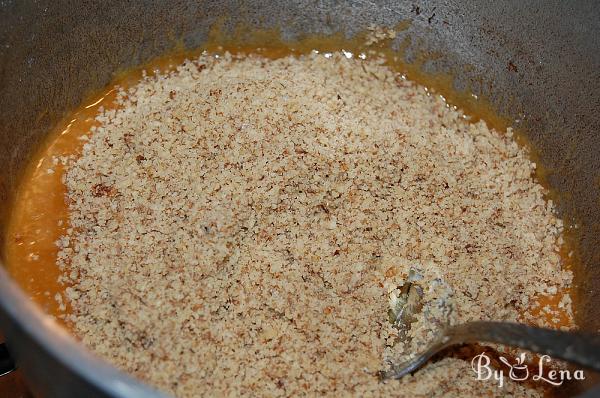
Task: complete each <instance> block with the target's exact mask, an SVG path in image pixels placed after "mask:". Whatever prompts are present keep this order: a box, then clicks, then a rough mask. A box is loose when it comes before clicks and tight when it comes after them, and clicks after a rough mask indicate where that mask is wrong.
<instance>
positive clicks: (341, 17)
mask: <svg viewBox="0 0 600 398" xmlns="http://www.w3.org/2000/svg"><path fill="white" fill-rule="evenodd" d="M216 24H218V25H219V26H220V27H221V28H220V29H221V30H222V31H223V32H224V33H225V34H227V33H229V34H234V32H236V31H237V32H239V29H237V28H239V27H240V26H244V27H245V29H246V30H253V29H257V30H270V31H274V32H278V33H277V34H278V35H280V36H281V37H282V38H283V39H284V40H296V39H299V38H301V37H303V36H306V35H331V34H334V33H341V34H342V35H344V36H345V37H348V38H350V37H352V36H353V35H355V34H357V33H358V32H360V31H363V30H364V29H365V28H366V27H367V26H369V25H377V26H387V27H393V26H403V30H402V31H400V32H399V33H398V36H397V38H396V39H395V41H394V42H393V43H392V48H395V49H396V50H397V51H398V53H399V54H401V55H402V56H403V57H405V58H406V60H407V61H408V62H414V61H416V60H425V62H423V63H422V65H421V68H422V69H423V70H424V71H425V72H426V73H431V74H439V73H442V74H444V75H446V76H447V75H450V76H453V84H454V86H455V88H456V89H457V90H459V91H460V90H469V91H471V92H472V93H473V94H475V95H477V96H479V97H482V98H486V99H487V100H488V101H489V102H490V103H491V104H492V106H493V107H494V109H495V110H496V111H497V112H498V113H499V114H500V115H502V116H505V117H507V118H509V119H510V120H513V121H514V123H513V125H514V126H515V127H516V128H518V129H519V130H520V131H521V132H522V133H523V134H524V136H526V137H527V140H528V142H529V143H530V145H531V147H532V148H533V149H534V152H535V155H536V159H537V161H538V162H539V163H540V164H541V166H542V167H543V169H544V170H546V173H545V182H546V183H547V184H548V185H549V187H550V188H551V190H552V192H553V194H552V199H553V200H554V201H555V203H556V204H557V208H558V212H559V214H560V216H561V217H562V218H563V219H564V220H565V221H566V223H567V224H568V225H570V226H572V227H573V228H571V229H570V231H569V236H571V240H572V242H571V245H572V248H573V249H574V251H575V253H576V256H578V258H579V259H578V261H577V263H578V266H577V267H576V269H575V270H574V272H575V302H574V308H575V310H576V319H577V322H578V324H579V326H580V327H581V328H582V329H584V330H588V331H594V332H597V331H598V330H599V329H600V310H599V309H600V294H599V293H598V291H599V289H600V238H599V237H600V211H599V209H600V5H599V4H598V3H597V1H595V0H589V1H558V0H557V1H554V0H546V1H539V0H529V1H516V0H515V1H511V0H496V1H494V2H481V1H475V0H447V1H419V0H414V1H391V0H354V1H339V0H310V1H304V0H281V1H265V0H248V1H236V0H225V1H201V0H173V1H171V0H169V1H167V0H163V1H141V0H140V1H110V0H107V1H102V2H99V1H96V2H86V1H47V0H40V1H11V0H4V1H0V224H2V225H3V224H4V223H5V221H6V215H7V212H8V208H9V202H10V198H11V195H12V194H13V193H14V190H15V187H16V184H17V183H18V179H19V176H20V174H21V172H22V170H23V169H24V167H25V165H26V163H27V161H28V159H29V157H30V155H31V154H32V152H33V151H34V150H35V148H36V146H37V145H38V144H39V143H40V141H41V140H42V139H43V138H44V136H45V134H46V133H47V132H48V131H49V130H50V129H51V127H52V126H54V125H55V124H56V123H57V122H58V121H59V120H60V119H61V117H63V116H64V115H65V113H66V112H68V111H69V110H70V109H73V108H75V107H76V106H77V105H78V104H79V103H80V102H81V101H82V99H83V98H85V96H86V94H88V93H90V92H92V91H94V90H99V89H101V88H102V87H104V86H105V85H107V84H108V83H109V82H110V81H111V79H112V78H113V76H114V74H115V73H116V72H117V71H120V70H123V69H127V68H130V67H134V66H137V65H140V64H143V63H144V62H147V61H149V60H150V59H152V58H153V57H156V56H158V55H161V54H164V53H166V52H169V51H171V50H173V49H175V48H181V47H185V48H189V49H192V48H198V47H200V46H202V44H203V43H204V42H205V41H206V40H207V38H208V35H209V32H210V31H211V28H212V27H214V26H215V25H216ZM239 39H240V40H243V38H239ZM265 40H266V39H265ZM0 226H1V225H0ZM0 234H1V233H0ZM4 238H5V237H4V236H2V235H0V239H4ZM0 330H1V332H2V333H3V334H4V336H5V339H6V341H7V346H8V348H9V350H10V353H11V355H12V356H13V357H14V359H15V361H16V363H17V365H18V366H19V368H20V369H21V371H22V373H23V376H24V377H25V379H26V380H27V382H28V384H29V386H30V387H31V389H32V391H33V393H34V394H35V395H39V396H47V397H93V396H97V397H159V396H161V395H160V394H159V393H158V392H156V391H154V390H152V389H150V388H149V387H146V386H144V385H142V384H140V383H138V382H136V381H134V380H132V379H130V378H129V377H128V376H126V375H124V374H122V373H119V372H118V371H117V370H116V369H114V368H112V367H111V366H110V365H108V364H106V363H104V362H102V361H100V360H98V359H96V358H95V357H93V356H92V355H91V354H89V353H88V352H87V351H86V350H85V349H84V348H82V347H81V346H80V345H79V344H78V343H76V342H75V341H74V340H73V339H72V338H71V337H70V336H68V334H67V333H66V332H65V331H63V330H62V329H61V328H60V327H58V326H56V325H55V324H54V323H53V322H52V321H51V320H50V319H49V317H47V316H46V315H44V314H43V313H42V312H41V311H40V309H38V308H37V307H35V306H34V305H33V304H31V303H30V302H29V301H28V299H27V298H26V296H25V294H24V293H23V292H22V291H21V290H20V289H19V287H18V286H16V284H15V283H14V282H12V281H11V279H10V277H9V276H8V275H7V274H6V272H5V271H4V269H3V268H2V267H0ZM595 380H596V379H595V378H594V375H592V374H588V377H587V379H586V382H585V383H581V384H577V385H575V384H571V385H570V390H563V391H562V392H561V394H564V395H573V394H578V393H581V392H582V391H584V390H586V389H589V388H590V385H592V384H593V383H594V381H595ZM589 394H593V393H591V392H590V393H589Z"/></svg>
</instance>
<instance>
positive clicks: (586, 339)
mask: <svg viewBox="0 0 600 398" xmlns="http://www.w3.org/2000/svg"><path fill="white" fill-rule="evenodd" d="M446 336H447V337H448V339H449V342H448V344H447V345H453V344H461V343H477V342H484V343H498V344H505V345H508V346H512V347H519V348H523V349H525V350H527V351H532V352H535V353H538V354H546V355H549V356H550V357H552V358H554V359H563V360H565V361H568V362H571V363H573V364H576V365H580V366H583V367H586V368H590V369H593V370H596V371H600V335H597V334H596V335H594V334H586V333H582V332H564V331H561V330H554V329H546V328H539V327H534V326H527V325H523V324H518V323H509V322H492V321H477V322H468V323H464V324H461V325H456V326H454V327H452V328H450V329H448V330H447V331H446Z"/></svg>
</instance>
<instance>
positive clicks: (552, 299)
mask: <svg viewBox="0 0 600 398" xmlns="http://www.w3.org/2000/svg"><path fill="white" fill-rule="evenodd" d="M405 27H406V26H399V27H397V30H402V29H403V28H405ZM238 34H239V32H238ZM278 37H279V36H278V35H277V34H273V32H259V33H255V34H253V35H251V36H250V38H247V39H246V40H244V41H243V42H238V41H232V40H230V39H229V38H228V37H224V36H221V35H220V33H218V30H213V33H212V34H211V38H210V40H209V41H208V43H207V44H206V45H205V46H204V47H203V48H202V50H196V51H176V52H174V53H172V54H169V55H167V56H164V57H161V58H159V59H156V60H154V61H152V62H150V63H148V64H146V65H144V66H143V67H140V68H136V69H133V70H129V71H125V72H122V73H120V74H119V75H117V77H116V79H115V80H114V81H113V82H112V83H111V84H110V85H109V87H108V88H107V89H105V90H103V91H101V92H100V93H96V94H95V95H92V96H90V97H89V98H88V100H87V101H85V102H84V103H83V105H81V106H80V107H79V108H78V109H76V110H75V111H74V112H72V113H71V114H70V116H69V117H67V118H65V119H64V120H63V121H62V122H61V123H59V124H58V126H56V127H55V128H54V129H53V130H52V131H51V132H50V133H49V135H48V137H47V138H46V140H45V141H44V143H43V145H42V146H41V148H40V149H39V150H38V152H37V153H36V154H35V155H34V156H33V158H32V159H31V163H30V165H29V167H28V168H27V170H26V171H25V173H24V176H23V178H22V181H21V185H20V187H19V189H18V191H17V194H16V197H15V198H14V205H13V208H12V211H11V214H10V218H9V220H8V226H7V231H6V232H7V234H6V237H7V238H6V241H5V247H4V253H5V258H6V266H7V269H8V271H9V273H10V274H11V275H12V277H13V278H14V279H15V280H16V281H17V282H18V283H19V285H20V286H21V287H22V288H23V289H24V290H25V291H26V292H27V293H28V295H29V296H30V297H31V299H32V300H33V301H34V302H36V303H37V304H39V305H40V306H41V307H42V308H43V309H44V310H45V311H46V312H47V313H49V314H52V315H55V316H58V315H60V314H62V313H63V312H64V311H61V309H60V308H59V304H58V302H57V301H56V299H55V295H56V294H57V293H62V292H64V289H65V288H66V286H65V285H63V284H60V283H59V282H58V279H59V275H60V274H61V270H60V269H59V268H58V266H57V264H56V257H57V253H58V248H57V246H56V243H55V242H56V241H57V240H58V239H59V238H60V237H61V236H63V235H65V234H66V232H67V229H68V228H69V212H68V205H67V202H66V199H65V194H66V188H65V186H64V184H63V182H62V176H63V173H64V171H65V170H64V166H62V164H61V163H58V164H55V162H54V159H55V158H57V157H61V156H69V155H75V156H77V155H79V154H80V153H81V150H82V147H83V144H84V141H83V140H82V139H81V137H82V136H84V135H87V134H89V133H90V128H91V127H92V126H94V125H95V124H96V123H97V122H96V121H95V117H96V115H97V114H98V113H99V110H100V108H104V109H108V108H115V107H116V105H115V103H114V100H115V96H116V91H117V87H123V88H125V89H126V88H128V87H131V86H133V85H135V84H136V83H137V82H138V81H139V80H140V79H141V78H142V71H144V70H145V71H147V72H148V74H152V73H157V72H163V73H164V72H166V71H169V70H171V69H173V68H174V67H176V66H177V65H179V64H181V63H182V62H183V61H184V60H185V59H192V58H194V57H196V56H197V55H198V54H199V53H200V51H203V50H206V51H208V52H210V53H216V54H218V53H223V52H225V51H228V52H230V53H233V54H238V55H244V54H258V55H261V56H264V57H267V58H272V59H274V58H279V57H284V56H288V55H300V54H304V53H307V52H309V51H311V50H318V51H320V52H329V51H330V52H334V51H340V50H342V49H344V50H346V51H350V52H352V53H353V54H355V55H358V54H362V53H366V54H369V51H376V52H377V53H379V54H382V55H383V56H384V57H385V59H386V60H387V64H388V66H389V67H390V68H392V69H393V70H395V71H397V72H398V73H401V74H403V75H405V76H406V77H407V78H408V79H409V80H412V81H415V82H417V83H419V84H421V85H423V86H425V87H427V88H428V89H429V90H430V91H431V92H432V93H434V94H436V95H442V96H443V97H444V98H445V99H446V101H447V102H448V104H451V105H452V106H457V107H458V108H459V109H460V110H461V111H462V112H463V113H464V114H465V115H467V116H468V117H469V118H470V120H471V121H473V122H477V121H479V120H484V121H485V122H486V123H487V124H488V126H489V127H491V128H494V129H495V130H497V131H499V132H503V131H506V128H507V127H508V126H509V125H510V122H509V120H507V119H505V118H502V117H500V116H499V115H497V114H496V113H495V112H494V111H493V109H492V107H491V106H490V105H489V104H488V103H487V102H486V101H485V100H483V99H478V98H476V97H475V96H472V95H470V94H469V93H460V92H456V91H455V90H454V88H453V83H452V81H453V79H452V78H451V76H442V75H438V76H431V75H427V74H425V73H423V72H422V71H421V65H422V62H416V63H413V64H406V63H404V62H403V61H402V59H403V57H402V52H401V51H400V53H398V52H396V51H392V50H391V49H389V46H388V44H389V41H385V40H384V41H382V42H379V43H376V44H375V45H372V46H369V47H367V48H366V47H365V46H364V44H363V43H364V36H361V35H359V36H358V37H356V38H355V39H353V40H352V41H349V40H347V39H345V38H344V37H343V36H341V35H334V36H329V37H325V38H323V37H318V38H314V37H309V38H305V39H303V40H301V41H298V42H296V43H292V44H290V43H286V42H283V41H282V40H281V39H278ZM520 142H521V143H523V142H524V141H522V140H521V141H520ZM540 175H541V174H540ZM567 251H568V250H567V249H565V250H564V253H562V254H563V255H562V258H563V266H564V267H566V268H567V269H570V268H571V264H572V261H571V258H570V257H569V256H567V255H566V253H567ZM571 294H572V292H571V291H570V289H569V290H567V291H562V292H558V293H557V294H556V295H554V296H548V297H538V298H536V299H535V300H533V304H532V309H531V313H532V314H534V315H536V316H539V317H545V319H547V320H549V321H550V320H551V319H552V318H555V317H556V318H558V322H554V323H553V324H554V325H556V326H557V327H558V326H572V325H573V320H572V319H571V316H570V315H569V314H568V313H566V311H564V310H563V309H561V308H559V305H558V304H559V302H560V300H561V298H562V297H563V295H571ZM545 306H548V307H549V308H550V309H552V310H553V311H556V313H557V314H558V315H552V316H549V315H548V314H546V313H545V312H544V311H542V310H541V309H542V308H543V307H545ZM65 311H66V312H68V311H69V308H68V306H67V308H66V310H65ZM67 327H68V325H67Z"/></svg>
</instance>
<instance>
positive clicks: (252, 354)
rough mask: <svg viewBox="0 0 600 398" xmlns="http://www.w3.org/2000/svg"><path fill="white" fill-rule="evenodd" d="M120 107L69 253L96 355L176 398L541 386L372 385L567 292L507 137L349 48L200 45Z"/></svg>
mask: <svg viewBox="0 0 600 398" xmlns="http://www.w3.org/2000/svg"><path fill="white" fill-rule="evenodd" d="M117 102H118V105H119V107H118V108H117V109H116V110H103V111H102V112H101V114H100V115H99V116H98V119H97V120H98V121H99V122H100V125H99V126H98V127H95V128H93V129H92V131H91V134H90V135H89V136H88V137H87V142H86V144H85V146H84V149H83V154H82V156H81V157H79V158H77V159H72V160H71V161H70V162H69V166H68V172H67V174H66V175H65V184H66V186H67V189H68V200H69V207H70V224H71V229H69V234H68V235H66V236H63V237H62V238H61V239H60V241H59V242H57V244H58V245H59V247H60V252H59V260H58V262H59V265H60V266H61V268H62V270H63V277H62V278H63V282H65V283H67V284H69V285H70V286H71V287H69V288H67V290H66V299H65V301H66V302H67V303H69V305H70V306H71V308H72V310H71V312H70V314H68V315H65V316H66V318H67V320H68V321H69V322H70V323H71V324H72V325H73V330H74V331H75V333H76V334H77V335H78V336H79V337H80V338H81V339H82V340H83V342H84V343H85V344H86V345H87V346H89V347H90V348H91V349H92V350H93V351H95V352H96V353H97V354H99V355H100V356H102V357H104V358H106V359H108V360H109V361H111V362H113V363H115V364H116V365H118V366H119V367H120V368H122V369H123V370H125V371H127V372H129V373H131V374H133V375H134V376H136V377H138V378H140V379H142V380H145V381H148V382H149V383H151V384H152V385H154V386H156V387H158V388H160V389H162V390H164V391H166V392H170V393H172V394H174V395H176V396H178V397H192V396H199V395H205V396H222V395H228V396H237V395H246V396H296V395H303V394H308V395H310V396H314V395H328V396H347V395H351V394H354V395H357V396H411V397H412V396H423V397H428V396H439V395H443V394H449V395H452V396H493V395H497V396H504V395H506V394H508V395H516V396H538V395H539V394H540V393H539V392H538V391H536V390H534V389H533V388H532V387H531V386H528V385H524V384H517V383H513V382H510V381H508V380H507V381H506V383H507V384H506V385H505V386H504V387H503V388H502V389H499V388H498V387H497V385H496V384H495V383H494V382H493V381H490V382H483V381H477V380H476V379H475V377H474V374H472V371H471V367H470V364H469V363H468V362H466V361H463V360H460V359H455V358H447V359H444V360H441V361H438V362H436V363H432V364H430V365H428V366H427V367H425V368H424V369H423V370H422V371H419V372H418V373H417V374H416V375H415V376H409V377H406V378H404V379H402V380H401V381H399V382H388V383H380V382H378V381H377V379H376V377H375V376H374V372H376V371H378V370H380V369H384V368H385V367H386V366H388V365H387V361H388V360H393V359H396V358H402V357H406V356H408V355H410V353H411V352H414V351H415V350H417V349H418V348H419V347H422V344H423V341H424V340H427V339H428V338H431V337H432V336H433V335H434V333H435V330H436V328H437V327H438V326H440V325H441V324H443V323H445V322H450V323H454V322H463V321H468V320H479V319H495V320H511V321H516V320H525V321H527V322H531V323H537V324H543V323H545V322H546V321H545V320H540V319H536V318H535V317H533V316H532V315H531V314H529V313H528V312H527V311H528V309H529V308H530V306H531V304H532V301H533V299H534V298H535V297H536V296H541V295H549V294H554V293H556V292H557V291H562V290H564V289H565V287H566V286H568V285H569V283H570V281H571V275H570V273H569V272H567V271H563V270H561V267H560V257H559V255H558V253H557V239H558V238H559V234H560V232H561V230H562V225H561V222H560V220H558V219H557V218H556V217H555V216H554V215H553V209H552V204H551V203H547V202H546V201H545V200H544V198H543V194H544V190H543V188H542V187H541V186H540V185H538V184H536V183H535V182H534V181H533V179H532V177H531V175H532V171H533V170H534V169H535V165H534V164H532V163H531V162H530V161H529V160H528V158H527V156H526V153H525V151H524V150H522V149H520V148H519V147H518V146H517V144H516V143H515V142H514V140H513V139H512V137H511V132H510V131H509V132H508V133H507V134H505V135H500V134H498V133H496V132H494V131H491V130H490V129H488V127H486V125H485V124H484V123H483V122H479V123H474V124H473V123H469V122H468V120H466V118H465V117H464V116H463V115H462V114H461V113H460V112H458V111H456V110H455V109H453V108H451V107H448V106H447V104H446V103H445V102H444V101H443V100H442V99H441V98H439V97H438V96H433V95H430V94H428V92H427V91H426V90H424V89H423V88H422V87H420V86H417V85H415V84H413V83H411V82H409V81H406V80H404V79H403V78H401V76H398V75H396V74H395V73H393V72H392V71H390V70H389V69H388V68H387V67H385V66H383V61H377V60H367V61H362V60H357V59H347V58H346V57H344V56H341V55H337V54H333V55H332V56H323V55H321V54H316V53H313V54H310V55H306V56H302V57H299V58H294V57H287V58H281V59H277V60H268V59H265V58H261V57H259V56H246V57H233V56H231V55H225V56H221V57H213V56H208V55H202V56H201V57H200V58H198V59H196V60H194V61H186V62H185V63H184V64H182V65H181V66H179V67H178V68H177V69H176V70H175V71H173V72H170V73H167V74H162V75H161V74H159V75H156V76H152V77H150V76H145V77H144V78H143V79H142V81H141V82H140V83H139V84H137V85H136V86H134V87H133V88H131V89H128V90H126V91H124V90H122V91H121V92H120V94H119V95H118V99H117ZM411 275H412V276H411ZM415 275H416V277H415ZM409 276H410V278H413V279H412V283H414V284H417V285H418V286H419V290H418V292H419V294H420V300H422V301H423V303H421V305H420V306H419V308H420V309H419V310H420V311H421V312H420V313H419V314H416V315H415V318H414V319H411V320H409V323H408V327H404V328H403V327H398V325H397V324H394V323H393V322H391V321H390V314H394V306H396V305H398V303H399V302H401V301H402V287H403V286H408V285H407V283H408V282H407V281H408V280H409ZM563 301H564V302H563V303H561V305H562V306H564V307H565V308H567V309H568V311H570V301H569V300H568V296H565V299H564V300H563ZM405 321H406V320H405ZM405 326H406V325H405Z"/></svg>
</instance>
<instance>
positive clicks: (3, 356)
mask: <svg viewBox="0 0 600 398" xmlns="http://www.w3.org/2000/svg"><path fill="white" fill-rule="evenodd" d="M15 369H16V367H15V361H13V359H12V357H11V356H10V353H9V352H8V349H7V348H6V344H4V343H1V344H0V377H2V376H5V375H7V374H9V373H10V372H12V371H13V370H15Z"/></svg>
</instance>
